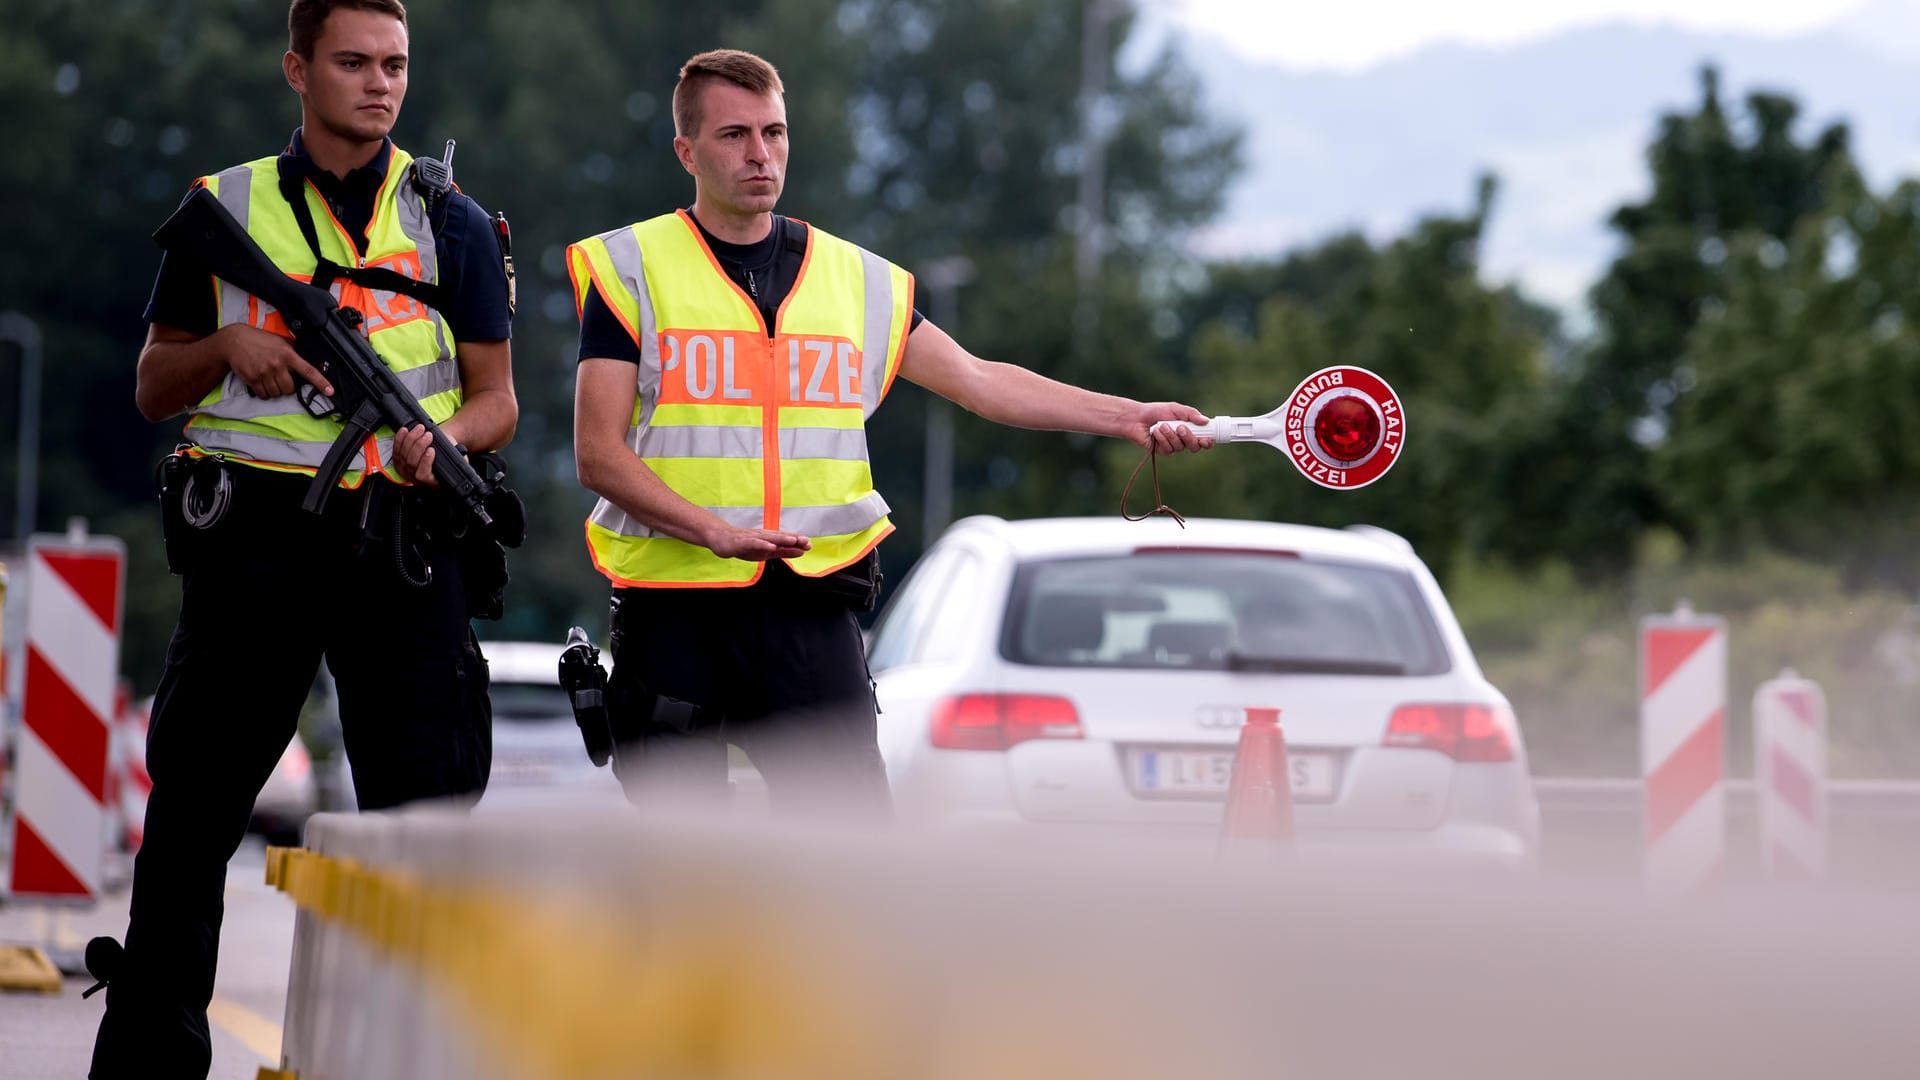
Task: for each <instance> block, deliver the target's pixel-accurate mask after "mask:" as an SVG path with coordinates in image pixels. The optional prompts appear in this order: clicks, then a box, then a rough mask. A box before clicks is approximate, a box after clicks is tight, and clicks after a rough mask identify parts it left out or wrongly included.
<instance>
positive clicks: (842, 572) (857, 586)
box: [815, 548, 886, 611]
mask: <svg viewBox="0 0 1920 1080" xmlns="http://www.w3.org/2000/svg"><path fill="white" fill-rule="evenodd" d="M885 579H886V575H884V574H882V573H881V572H880V550H879V549H878V548H875V549H874V550H872V551H869V552H867V553H866V554H865V555H863V556H861V557H860V558H859V559H856V560H855V561H854V562H853V564H852V565H851V566H845V567H842V568H840V569H838V570H835V571H834V572H833V573H831V574H828V575H826V576H825V577H822V578H817V579H815V580H817V581H819V583H820V587H821V588H822V589H824V590H826V591H827V592H828V593H830V594H832V595H833V596H835V597H837V598H838V599H840V600H841V601H843V602H844V603H845V604H846V605H847V607H849V608H851V609H853V610H854V611H872V610H873V609H874V608H875V607H876V606H878V605H879V603H880V584H881V582H882V581H884V580H885Z"/></svg>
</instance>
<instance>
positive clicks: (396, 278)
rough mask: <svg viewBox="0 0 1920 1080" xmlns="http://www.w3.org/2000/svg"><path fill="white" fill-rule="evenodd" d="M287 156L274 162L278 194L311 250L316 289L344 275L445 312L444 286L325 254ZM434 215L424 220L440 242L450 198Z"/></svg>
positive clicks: (449, 294)
mask: <svg viewBox="0 0 1920 1080" xmlns="http://www.w3.org/2000/svg"><path fill="white" fill-rule="evenodd" d="M289 156H290V155H288V154H281V155H280V159H279V161H278V163H277V165H278V169H279V173H280V196H281V198H284V199H286V200H287V205H288V206H289V207H291V208H292V210H293V219H294V221H295V222H296V223H298V224H299V226H300V235H301V236H302V237H305V238H306V241H307V247H308V248H309V249H310V250H312V252H313V259H314V268H313V284H314V286H315V287H316V288H321V289H331V288H332V287H333V282H334V279H336V278H345V279H346V280H348V281H351V282H353V283H354V284H355V285H362V286H365V287H366V288H369V289H385V290H386V291H388V292H394V293H399V294H400V295H402V296H411V297H413V298H414V299H415V300H418V301H420V302H421V303H423V304H425V305H427V306H428V307H430V308H432V309H434V310H435V311H446V310H447V308H448V306H449V305H450V304H451V302H452V300H453V295H452V291H451V290H449V289H448V288H447V287H446V286H445V285H442V284H439V283H437V282H431V281H421V280H419V279H417V278H410V277H408V276H407V275H405V274H402V273H399V272H398V271H395V270H389V269H387V268H386V267H384V266H342V265H340V264H339V263H337V262H334V261H333V260H332V259H329V258H327V257H326V255H324V254H322V253H321V251H320V233H319V230H317V229H316V228H315V227H314V224H313V210H312V209H311V208H309V207H308V206H307V199H306V194H305V192H303V191H302V190H301V188H303V187H304V186H305V185H306V182H307V181H306V179H305V178H304V177H301V176H299V175H296V174H295V173H293V172H292V171H290V170H289V169H288V158H289ZM439 201H440V204H441V206H440V212H439V215H438V217H434V216H432V215H431V214H430V215H429V217H428V221H429V223H430V224H431V226H432V228H433V239H434V242H435V243H436V244H437V243H439V242H440V236H441V232H442V230H443V229H444V228H445V227H446V221H447V212H446V204H447V203H450V202H452V201H453V200H452V199H451V198H442V199H440V200H439ZM429 209H430V210H431V206H430V207H429Z"/></svg>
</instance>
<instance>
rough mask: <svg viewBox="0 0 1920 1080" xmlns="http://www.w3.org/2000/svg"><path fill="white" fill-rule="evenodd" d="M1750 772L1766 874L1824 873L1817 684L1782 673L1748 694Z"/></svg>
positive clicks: (1823, 723) (1799, 876)
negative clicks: (1750, 699) (1750, 700)
mask: <svg viewBox="0 0 1920 1080" xmlns="http://www.w3.org/2000/svg"><path fill="white" fill-rule="evenodd" d="M1753 775H1754V777H1755V778H1756V780H1755V784H1756V793H1757V796H1758V798H1759V814H1760V821H1759V825H1760V837H1759V844H1760V862H1761V865H1763V866H1764V867H1766V871H1767V876H1768V877H1770V878H1775V879H1777V880H1780V881H1805V880H1807V879H1809V878H1820V877H1824V876H1826V872H1827V697H1826V695H1825V694H1823V693H1821V691H1820V684H1818V683H1816V682H1813V681H1812V680H1810V679H1802V678H1800V677H1799V676H1798V675H1795V674H1794V673H1793V672H1792V671H1784V672H1781V673H1780V676H1779V677H1778V678H1775V679H1768V680H1767V681H1766V682H1763V683H1761V684H1760V686H1759V688H1758V689H1756V690H1755V691H1754V692H1753Z"/></svg>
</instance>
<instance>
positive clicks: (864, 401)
mask: <svg viewBox="0 0 1920 1080" xmlns="http://www.w3.org/2000/svg"><path fill="white" fill-rule="evenodd" d="M859 251H860V267H861V269H862V270H863V271H864V277H865V279H866V284H867V289H866V292H867V320H866V328H865V329H864V330H862V331H861V333H862V335H863V336H862V338H861V340H860V414H861V415H862V416H872V415H873V411H874V410H875V409H878V408H879V407H880V395H881V394H882V393H883V392H884V391H885V390H886V388H887V361H889V360H891V359H892V352H891V350H890V349H889V348H888V344H889V342H888V339H887V336H888V334H889V333H890V332H891V331H892V330H893V268H892V267H890V266H888V265H887V261H886V260H885V259H882V258H881V257H880V256H878V255H875V254H874V253H873V252H871V251H868V250H867V249H866V248H860V249H859ZM864 459H865V455H862V460H864Z"/></svg>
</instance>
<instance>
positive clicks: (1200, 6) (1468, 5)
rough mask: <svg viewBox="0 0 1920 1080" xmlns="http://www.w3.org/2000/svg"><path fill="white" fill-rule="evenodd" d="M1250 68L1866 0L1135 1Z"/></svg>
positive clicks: (1772, 22)
mask: <svg viewBox="0 0 1920 1080" xmlns="http://www.w3.org/2000/svg"><path fill="white" fill-rule="evenodd" d="M1139 2H1140V3H1141V5H1142V6H1143V7H1146V8H1148V9H1158V11H1159V13H1162V14H1164V15H1166V16H1169V17H1171V18H1172V19H1173V20H1174V21H1175V22H1177V23H1179V24H1181V25H1183V26H1185V27H1187V28H1189V29H1191V30H1196V31H1205V32H1208V33H1210V34H1214V35H1218V36H1219V37H1220V38H1221V39H1223V40H1224V41H1225V42H1227V43H1229V47H1231V48H1235V49H1236V50H1237V51H1239V52H1241V53H1242V54H1243V55H1245V56H1246V57H1248V58H1249V59H1261V60H1274V61H1279V62H1282V63H1285V64H1287V65H1288V66H1290V67H1299V68H1315V69H1323V70H1324V69H1336V70H1357V69H1360V68H1365V67H1369V66H1371V65H1373V64H1376V63H1379V62H1380V61H1382V60H1388V59H1392V58H1394V57H1397V56H1401V55H1404V54H1406V53H1409V52H1412V51H1414V50H1416V49H1419V48H1420V47H1422V46H1425V45H1431V44H1437V43H1440V42H1446V41H1454V42H1470V43H1474V44H1483V45H1489V44H1510V43H1512V42H1516V41H1524V40H1527V39H1530V38H1537V37H1542V36H1545V35H1549V34H1552V33H1554V32H1556V31H1560V30H1566V29H1569V28H1572V27H1577V26H1586V25H1592V24H1594V23H1601V22H1616V21H1634V22H1647V23H1653V22H1666V23H1677V24H1680V25H1684V26H1688V27H1691V28H1696V29H1711V30H1735V31H1745V32H1749V33H1759V34H1791V33H1795V32H1799V31H1804V30H1809V29H1812V28H1815V27H1819V26H1823V25H1826V24H1828V23H1831V22H1833V21H1834V20H1836V19H1838V18H1840V17H1842V16H1844V15H1847V14H1849V13H1852V12H1854V11H1857V10H1859V9H1860V8H1862V7H1865V6H1866V5H1867V3H1868V0H1440V2H1434V0H1333V2H1327V0H1139Z"/></svg>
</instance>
